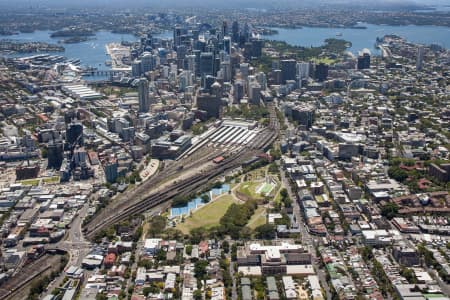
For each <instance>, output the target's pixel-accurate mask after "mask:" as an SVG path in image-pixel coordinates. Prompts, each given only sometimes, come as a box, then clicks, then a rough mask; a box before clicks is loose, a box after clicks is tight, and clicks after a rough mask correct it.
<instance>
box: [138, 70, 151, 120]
mask: <svg viewBox="0 0 450 300" xmlns="http://www.w3.org/2000/svg"><path fill="white" fill-rule="evenodd" d="M138 94H139V112H143V113H145V112H148V110H149V108H150V97H149V95H148V80H147V79H145V78H141V79H139V81H138Z"/></svg>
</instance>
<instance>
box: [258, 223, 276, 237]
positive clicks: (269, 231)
mask: <svg viewBox="0 0 450 300" xmlns="http://www.w3.org/2000/svg"><path fill="white" fill-rule="evenodd" d="M255 232H256V237H257V238H259V239H266V240H269V239H274V238H275V226H274V225H272V224H263V225H260V226H258V227H256V228H255Z"/></svg>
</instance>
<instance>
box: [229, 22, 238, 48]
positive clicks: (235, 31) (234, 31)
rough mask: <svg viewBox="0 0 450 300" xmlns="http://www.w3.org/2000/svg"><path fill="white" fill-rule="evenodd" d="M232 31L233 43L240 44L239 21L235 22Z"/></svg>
mask: <svg viewBox="0 0 450 300" xmlns="http://www.w3.org/2000/svg"><path fill="white" fill-rule="evenodd" d="M231 31H232V36H231V40H232V41H233V43H239V23H238V22H237V21H234V22H233V25H232V28H231Z"/></svg>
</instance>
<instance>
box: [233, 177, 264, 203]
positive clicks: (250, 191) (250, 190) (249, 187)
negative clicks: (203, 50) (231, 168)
mask: <svg viewBox="0 0 450 300" xmlns="http://www.w3.org/2000/svg"><path fill="white" fill-rule="evenodd" d="M260 185H261V182H253V181H246V182H243V183H241V186H240V187H239V189H238V190H239V192H241V193H242V194H244V195H247V196H248V197H250V198H253V199H262V198H263V197H262V196H261V195H260V194H258V193H257V192H256V189H257V188H258V187H259V186H260Z"/></svg>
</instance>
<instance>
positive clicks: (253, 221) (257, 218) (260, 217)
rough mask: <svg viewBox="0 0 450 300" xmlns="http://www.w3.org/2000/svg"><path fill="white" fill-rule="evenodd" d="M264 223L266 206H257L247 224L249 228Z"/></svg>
mask: <svg viewBox="0 0 450 300" xmlns="http://www.w3.org/2000/svg"><path fill="white" fill-rule="evenodd" d="M264 224H266V208H265V207H263V206H258V208H257V209H256V211H255V213H254V214H253V216H252V217H251V218H250V221H248V224H247V226H248V227H250V228H251V229H255V228H256V227H258V226H261V225H264Z"/></svg>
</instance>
